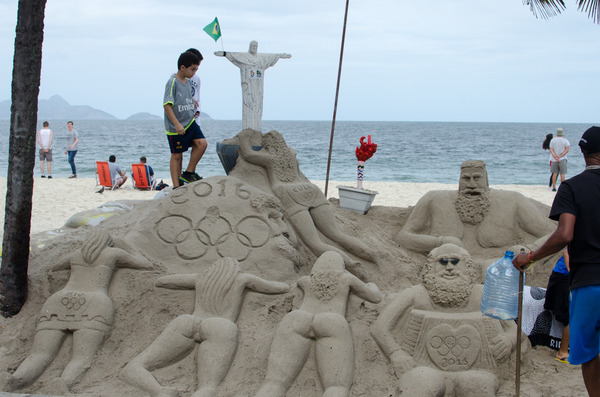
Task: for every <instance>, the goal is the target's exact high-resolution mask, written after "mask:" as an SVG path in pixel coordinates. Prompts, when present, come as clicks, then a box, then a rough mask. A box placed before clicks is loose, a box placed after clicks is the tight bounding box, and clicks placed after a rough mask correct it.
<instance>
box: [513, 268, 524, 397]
mask: <svg viewBox="0 0 600 397" xmlns="http://www.w3.org/2000/svg"><path fill="white" fill-rule="evenodd" d="M523 279H524V277H523V272H519V306H518V307H519V309H518V311H519V313H518V317H517V363H516V366H515V395H516V397H519V395H520V391H521V322H522V320H523Z"/></svg>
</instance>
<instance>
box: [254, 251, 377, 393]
mask: <svg viewBox="0 0 600 397" xmlns="http://www.w3.org/2000/svg"><path fill="white" fill-rule="evenodd" d="M297 285H298V287H299V288H300V289H302V291H303V292H304V298H303V302H302V304H301V306H300V308H299V309H297V310H293V311H292V312H290V313H288V314H287V315H286V316H285V317H284V318H283V319H282V320H281V322H280V323H279V326H278V327H277V330H276V331H275V336H274V338H273V343H272V344H271V351H270V354H269V363H268V367H267V376H266V379H265V383H264V384H263V386H262V388H261V389H260V390H259V391H258V393H257V394H256V396H257V397H278V396H281V397H283V396H284V395H285V393H286V391H287V390H288V389H289V388H290V387H291V386H292V383H293V382H294V380H295V379H296V377H297V376H298V374H299V373H300V371H301V370H302V367H304V364H305V363H306V359H307V358H308V355H309V353H310V350H311V345H312V341H315V349H316V350H315V353H316V354H315V356H316V360H317V371H318V374H319V379H320V381H321V385H322V387H323V396H327V397H345V396H349V395H350V388H351V387H352V382H353V379H354V347H353V344H352V333H351V331H350V325H349V324H348V321H347V320H346V317H345V316H346V308H347V304H348V296H349V294H350V293H354V294H356V295H357V296H358V297H360V298H361V299H364V300H367V301H369V302H373V303H378V302H379V301H380V300H381V292H380V291H379V288H378V287H377V285H375V284H373V283H368V284H365V283H363V282H362V281H360V280H359V279H358V278H357V277H355V276H354V275H352V274H350V273H349V272H347V271H346V270H345V269H344V260H343V258H342V257H341V255H340V254H338V253H337V252H334V251H329V252H326V253H324V254H323V255H321V256H320V257H319V258H318V259H317V261H316V262H315V264H314V266H313V268H312V272H311V275H310V276H304V277H301V278H300V279H299V280H298V284H297Z"/></svg>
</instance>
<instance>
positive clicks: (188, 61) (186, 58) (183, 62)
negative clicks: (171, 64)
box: [177, 51, 200, 69]
mask: <svg viewBox="0 0 600 397" xmlns="http://www.w3.org/2000/svg"><path fill="white" fill-rule="evenodd" d="M192 65H200V59H199V58H198V57H197V56H196V54H194V53H192V52H187V51H186V52H184V53H182V54H181V55H179V59H178V60H177V69H181V67H182V66H185V67H186V68H189V67H190V66H192Z"/></svg>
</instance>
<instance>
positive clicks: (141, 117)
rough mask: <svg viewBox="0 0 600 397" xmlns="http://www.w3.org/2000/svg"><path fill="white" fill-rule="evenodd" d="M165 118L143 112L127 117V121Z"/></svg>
mask: <svg viewBox="0 0 600 397" xmlns="http://www.w3.org/2000/svg"><path fill="white" fill-rule="evenodd" d="M162 119H163V118H162V117H160V116H157V115H155V114H151V113H148V112H141V113H136V114H132V115H131V116H129V117H127V120H162Z"/></svg>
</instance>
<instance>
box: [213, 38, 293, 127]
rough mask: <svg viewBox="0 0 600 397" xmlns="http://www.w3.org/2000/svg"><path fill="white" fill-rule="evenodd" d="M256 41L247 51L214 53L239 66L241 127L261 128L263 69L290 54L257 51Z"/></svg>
mask: <svg viewBox="0 0 600 397" xmlns="http://www.w3.org/2000/svg"><path fill="white" fill-rule="evenodd" d="M257 50H258V42H257V41H251V42H250V48H249V50H248V52H227V51H216V52H215V55H216V56H219V57H225V58H227V59H229V61H230V62H231V63H233V64H234V65H235V66H237V67H238V68H240V75H241V78H242V103H243V106H242V109H243V110H242V129H244V130H245V129H247V128H250V129H253V130H255V131H260V130H261V124H262V111H263V94H264V80H263V79H264V74H265V69H268V68H270V67H271V66H273V65H275V64H276V63H277V61H278V60H279V59H280V58H283V59H289V58H291V57H292V56H291V55H290V54H285V53H281V54H265V53H258V52H257Z"/></svg>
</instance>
